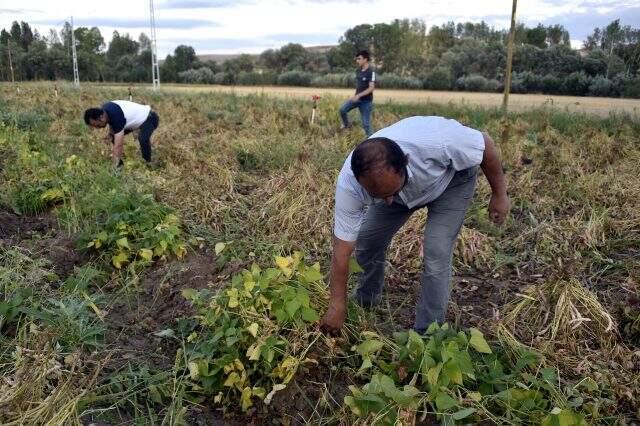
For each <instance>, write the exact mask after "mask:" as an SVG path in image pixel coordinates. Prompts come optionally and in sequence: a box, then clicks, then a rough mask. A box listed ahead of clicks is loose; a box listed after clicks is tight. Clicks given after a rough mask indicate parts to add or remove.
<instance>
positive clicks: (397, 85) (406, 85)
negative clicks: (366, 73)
mask: <svg viewBox="0 0 640 426" xmlns="http://www.w3.org/2000/svg"><path fill="white" fill-rule="evenodd" d="M376 86H378V87H380V88H383V89H422V81H421V80H420V79H419V78H417V77H403V76H399V75H397V74H392V73H387V74H381V75H379V76H378V79H377V81H376Z"/></svg>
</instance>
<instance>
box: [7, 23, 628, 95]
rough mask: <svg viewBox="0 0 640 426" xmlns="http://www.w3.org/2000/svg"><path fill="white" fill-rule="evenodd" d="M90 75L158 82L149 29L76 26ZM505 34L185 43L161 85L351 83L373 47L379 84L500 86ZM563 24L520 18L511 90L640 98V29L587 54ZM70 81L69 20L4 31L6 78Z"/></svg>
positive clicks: (426, 32) (367, 34) (448, 31)
mask: <svg viewBox="0 0 640 426" xmlns="http://www.w3.org/2000/svg"><path fill="white" fill-rule="evenodd" d="M74 36H75V39H76V44H77V55H78V68H79V72H80V77H81V80H83V81H87V80H88V81H114V82H145V81H150V80H151V67H150V64H151V43H150V40H149V37H147V36H146V34H144V33H142V34H140V36H139V37H138V39H137V40H135V39H133V38H131V36H130V35H129V34H126V33H125V34H120V33H119V32H118V31H115V32H114V33H113V36H112V39H111V42H110V43H109V45H108V47H107V46H106V43H105V41H104V38H103V36H102V34H101V33H100V30H99V29H98V28H97V27H92V28H87V27H78V28H76V29H75V30H74ZM506 39H507V31H506V30H500V29H496V28H494V27H491V26H489V25H488V24H487V23H485V22H484V21H481V22H479V23H473V22H465V23H457V24H456V23H454V22H448V23H445V24H443V25H439V26H432V27H430V28H427V26H426V24H425V23H424V21H422V20H395V21H393V22H391V23H377V24H373V25H370V24H362V25H357V26H355V27H353V28H350V29H348V30H347V31H346V32H345V33H344V35H343V36H342V37H340V39H339V42H338V44H337V45H336V46H334V47H331V48H330V49H327V50H316V49H307V48H305V47H303V46H302V45H300V44H297V43H290V44H287V45H285V46H283V47H281V48H279V49H268V50H266V51H264V52H262V53H261V54H260V55H239V56H237V57H234V58H231V59H228V60H226V61H224V62H223V63H216V62H214V61H204V60H201V59H200V58H198V56H197V55H196V52H195V50H194V49H193V47H191V46H188V45H179V46H177V47H176V48H175V50H174V51H173V53H171V54H169V55H167V57H166V58H165V59H164V61H163V62H162V64H161V67H160V76H161V80H162V81H164V82H182V83H200V84H227V85H234V84H238V85H270V84H281V85H298V86H321V87H329V86H332V87H352V86H353V69H354V61H353V57H354V54H355V52H357V51H358V50H360V49H368V50H369V51H370V52H371V54H372V56H373V63H374V66H375V68H376V70H377V72H378V87H383V88H384V87H387V88H409V89H432V90H465V91H501V90H502V89H503V81H504V69H505V63H506ZM569 40H570V35H569V33H568V31H567V30H566V29H565V28H564V27H563V26H562V25H550V26H545V25H542V24H539V25H537V26H535V27H528V26H526V25H525V24H522V23H520V24H518V26H517V28H516V49H515V54H514V62H513V72H514V74H513V80H512V87H511V89H512V91H513V92H516V93H548V94H568V95H578V96H582V95H592V96H616V97H617V96H622V97H640V71H639V68H640V29H637V28H633V27H631V26H623V25H621V24H620V21H619V20H615V21H613V22H611V23H610V24H608V25H606V26H604V27H602V28H595V29H594V30H593V32H592V33H591V34H590V35H589V36H588V37H587V39H586V40H584V48H583V49H582V50H580V51H579V50H576V49H572V48H571V46H570V41H569ZM11 68H13V78H15V79H16V80H20V81H22V80H58V79H72V77H73V69H72V61H71V26H70V25H69V23H65V25H64V26H63V27H62V29H61V30H59V31H56V30H54V29H51V30H50V31H49V33H48V34H47V35H41V34H39V33H38V32H37V31H36V30H32V28H31V26H30V25H29V24H28V23H26V22H21V23H18V22H14V23H13V24H12V25H11V28H9V30H8V31H7V30H6V29H3V30H2V31H0V79H1V80H4V81H9V80H10V79H11V78H12V76H11Z"/></svg>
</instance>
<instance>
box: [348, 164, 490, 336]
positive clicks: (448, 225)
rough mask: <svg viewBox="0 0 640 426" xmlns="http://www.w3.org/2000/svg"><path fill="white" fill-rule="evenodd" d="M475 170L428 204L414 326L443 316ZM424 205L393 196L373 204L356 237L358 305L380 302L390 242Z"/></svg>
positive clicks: (455, 178)
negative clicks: (387, 201) (359, 268)
mask: <svg viewBox="0 0 640 426" xmlns="http://www.w3.org/2000/svg"><path fill="white" fill-rule="evenodd" d="M477 175H478V168H477V167H472V168H470V169H466V170H462V171H459V172H457V173H456V174H455V175H454V176H453V179H452V180H451V182H450V183H449V185H448V186H447V189H445V191H444V192H443V193H442V194H441V195H440V196H439V197H438V198H436V199H435V200H433V201H431V202H430V203H428V204H427V205H426V207H427V210H428V213H427V225H426V227H425V231H424V272H423V274H422V283H421V286H420V297H419V298H418V303H417V306H416V319H415V325H414V328H415V330H416V331H419V332H424V331H425V330H426V328H427V327H428V326H429V324H431V323H432V322H434V321H437V322H439V323H443V322H444V321H445V318H446V313H447V305H448V303H449V293H450V290H451V289H450V280H451V266H452V265H451V264H452V256H453V250H454V248H455V242H456V238H457V237H458V233H459V232H460V228H461V227H462V223H463V222H464V216H465V212H466V211H467V208H468V207H469V205H470V204H471V201H472V200H473V194H474V192H475V187H476V179H477ZM423 207H424V206H420V207H416V208H413V209H409V208H408V207H407V206H405V205H403V204H399V203H398V202H395V201H394V202H393V204H391V205H390V206H387V205H386V204H385V203H384V202H383V201H382V200H375V201H374V203H373V204H371V205H369V208H368V209H367V213H366V216H365V220H364V223H363V224H362V227H361V228H360V233H359V234H358V239H357V241H356V258H357V260H358V263H359V264H360V266H362V268H363V269H364V272H363V273H362V274H360V276H359V283H358V284H359V285H358V288H357V289H356V291H355V293H354V294H353V299H355V301H356V302H357V303H359V304H360V305H362V306H372V305H376V304H378V303H379V302H380V299H381V297H382V290H383V287H384V270H385V253H386V251H387V247H389V243H391V239H392V238H393V236H394V235H395V233H396V232H397V231H398V230H399V229H400V228H401V227H402V225H404V223H405V222H406V221H407V219H409V217H410V216H411V214H412V213H414V212H415V211H416V210H418V209H420V208H423Z"/></svg>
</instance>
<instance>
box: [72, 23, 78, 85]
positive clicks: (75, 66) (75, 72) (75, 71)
mask: <svg viewBox="0 0 640 426" xmlns="http://www.w3.org/2000/svg"><path fill="white" fill-rule="evenodd" d="M71 51H72V52H73V85H74V86H75V87H80V75H79V74H78V55H77V53H76V36H75V34H74V33H73V16H72V17H71Z"/></svg>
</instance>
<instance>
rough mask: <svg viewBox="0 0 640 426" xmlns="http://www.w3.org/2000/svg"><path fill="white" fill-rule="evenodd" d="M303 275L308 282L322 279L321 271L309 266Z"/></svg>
mask: <svg viewBox="0 0 640 426" xmlns="http://www.w3.org/2000/svg"><path fill="white" fill-rule="evenodd" d="M302 276H303V277H304V279H305V280H306V281H307V282H310V283H312V282H315V281H320V280H321V279H322V274H321V273H320V271H317V270H315V269H314V268H307V269H306V270H305V271H304V274H302Z"/></svg>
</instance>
